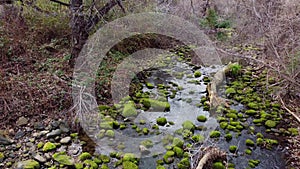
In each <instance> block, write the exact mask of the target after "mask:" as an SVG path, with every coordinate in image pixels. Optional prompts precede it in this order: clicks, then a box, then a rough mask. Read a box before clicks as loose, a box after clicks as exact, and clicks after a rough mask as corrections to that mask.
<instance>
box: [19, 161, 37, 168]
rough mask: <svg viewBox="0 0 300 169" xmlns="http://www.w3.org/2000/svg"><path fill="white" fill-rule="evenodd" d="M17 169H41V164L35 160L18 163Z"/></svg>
mask: <svg viewBox="0 0 300 169" xmlns="http://www.w3.org/2000/svg"><path fill="white" fill-rule="evenodd" d="M16 168H22V169H38V168H40V164H39V163H38V162H37V161H35V160H26V161H21V162H18V163H17V166H16Z"/></svg>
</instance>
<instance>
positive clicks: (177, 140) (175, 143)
mask: <svg viewBox="0 0 300 169" xmlns="http://www.w3.org/2000/svg"><path fill="white" fill-rule="evenodd" d="M172 145H173V146H177V147H180V148H183V145H184V141H182V140H181V139H180V138H178V137H175V138H174V139H173V143H172Z"/></svg>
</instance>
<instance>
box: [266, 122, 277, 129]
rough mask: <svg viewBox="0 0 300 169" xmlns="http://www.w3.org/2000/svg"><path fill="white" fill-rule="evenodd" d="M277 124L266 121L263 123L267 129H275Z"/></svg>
mask: <svg viewBox="0 0 300 169" xmlns="http://www.w3.org/2000/svg"><path fill="white" fill-rule="evenodd" d="M276 125H277V123H276V122H275V121H273V120H267V121H266V122H265V126H266V127H268V128H274V127H276Z"/></svg>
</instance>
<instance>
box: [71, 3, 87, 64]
mask: <svg viewBox="0 0 300 169" xmlns="http://www.w3.org/2000/svg"><path fill="white" fill-rule="evenodd" d="M70 9H71V14H72V16H71V29H72V41H71V43H72V49H71V60H70V65H71V66H72V67H74V64H75V59H76V58H77V57H78V55H79V53H80V51H81V49H82V47H83V46H84V44H85V42H86V41H87V39H88V36H89V34H88V32H87V31H86V24H87V23H86V20H85V19H84V13H83V0H71V3H70Z"/></svg>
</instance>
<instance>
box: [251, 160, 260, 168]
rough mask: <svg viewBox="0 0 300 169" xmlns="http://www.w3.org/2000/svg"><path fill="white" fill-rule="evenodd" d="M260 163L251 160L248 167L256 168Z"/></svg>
mask: <svg viewBox="0 0 300 169" xmlns="http://www.w3.org/2000/svg"><path fill="white" fill-rule="evenodd" d="M259 163H260V160H249V162H248V165H249V167H251V168H255V167H256V166H258V164H259Z"/></svg>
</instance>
